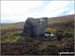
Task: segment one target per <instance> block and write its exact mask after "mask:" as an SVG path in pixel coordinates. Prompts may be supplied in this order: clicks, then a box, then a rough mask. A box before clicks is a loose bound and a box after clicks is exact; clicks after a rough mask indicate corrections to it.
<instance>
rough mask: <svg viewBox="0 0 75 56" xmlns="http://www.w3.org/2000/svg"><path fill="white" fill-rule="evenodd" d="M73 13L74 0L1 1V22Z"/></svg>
mask: <svg viewBox="0 0 75 56" xmlns="http://www.w3.org/2000/svg"><path fill="white" fill-rule="evenodd" d="M71 14H74V1H1V23H14V22H21V21H25V20H26V19H27V17H34V18H37V17H38V18H39V17H56V16H64V15H71Z"/></svg>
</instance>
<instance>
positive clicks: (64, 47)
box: [0, 15, 74, 55]
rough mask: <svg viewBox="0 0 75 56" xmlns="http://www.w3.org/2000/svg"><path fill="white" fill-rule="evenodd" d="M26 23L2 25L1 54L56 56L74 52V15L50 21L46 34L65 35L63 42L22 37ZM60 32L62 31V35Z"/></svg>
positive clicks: (52, 39) (53, 38) (54, 38)
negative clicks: (61, 53)
mask: <svg viewBox="0 0 75 56" xmlns="http://www.w3.org/2000/svg"><path fill="white" fill-rule="evenodd" d="M23 27H24V22H20V23H13V24H2V25H1V38H0V40H1V54H3V55H11V54H12V55H14V54H15V55H51V54H52V55H55V54H58V53H59V52H64V51H65V52H66V51H67V52H73V51H74V15H69V16H63V17H56V18H52V19H49V20H48V26H47V29H46V30H45V31H46V32H51V33H57V32H58V33H59V34H62V35H63V38H62V40H61V41H58V40H57V36H55V37H40V36H37V37H29V36H22V35H21V33H22V29H23ZM59 30H62V32H61V33H60V31H59Z"/></svg>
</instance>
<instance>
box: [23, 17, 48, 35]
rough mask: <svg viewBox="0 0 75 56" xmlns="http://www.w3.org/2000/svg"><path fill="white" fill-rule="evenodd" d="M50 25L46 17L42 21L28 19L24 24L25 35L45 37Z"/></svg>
mask: <svg viewBox="0 0 75 56" xmlns="http://www.w3.org/2000/svg"><path fill="white" fill-rule="evenodd" d="M47 24H48V19H47V18H46V17H44V18H40V19H34V18H28V19H27V20H26V22H25V24H24V29H23V35H29V36H37V35H43V34H44V33H45V29H46V27H47Z"/></svg>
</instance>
